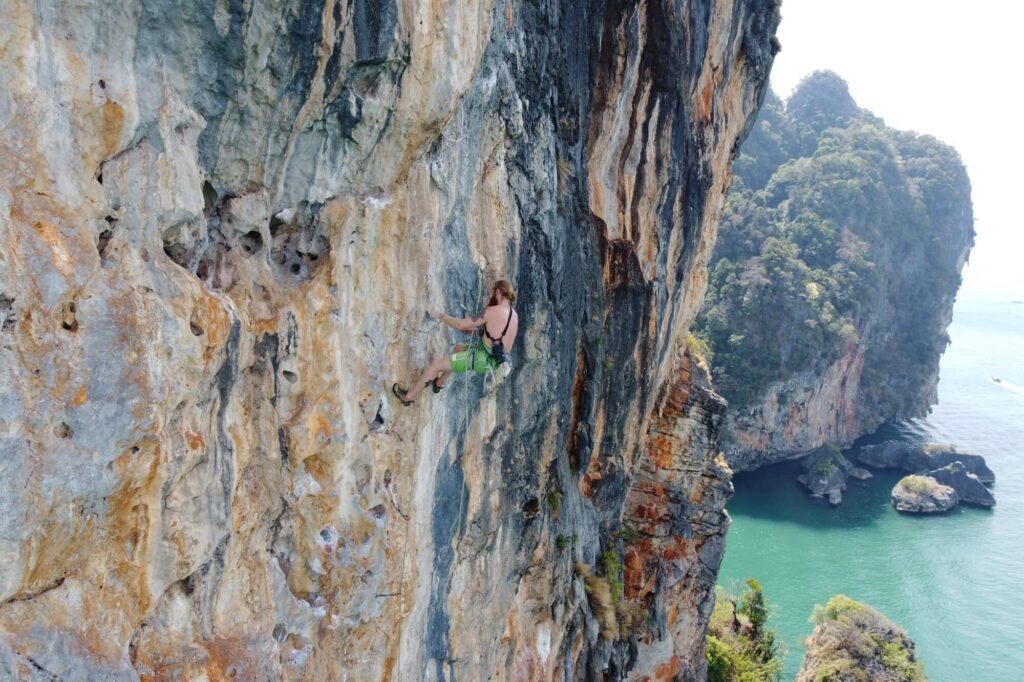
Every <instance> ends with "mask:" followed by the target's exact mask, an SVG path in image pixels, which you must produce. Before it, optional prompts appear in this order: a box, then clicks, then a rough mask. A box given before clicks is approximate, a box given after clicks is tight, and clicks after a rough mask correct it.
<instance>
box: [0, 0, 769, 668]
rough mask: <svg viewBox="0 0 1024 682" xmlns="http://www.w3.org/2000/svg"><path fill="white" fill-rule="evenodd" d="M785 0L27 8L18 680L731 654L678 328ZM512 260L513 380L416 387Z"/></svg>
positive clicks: (0, 188)
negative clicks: (614, 588)
mask: <svg viewBox="0 0 1024 682" xmlns="http://www.w3.org/2000/svg"><path fill="white" fill-rule="evenodd" d="M775 5H776V3H774V2H771V1H770V0H735V1H732V2H730V1H719V0H697V1H695V2H686V3H683V2H672V1H669V0H651V1H648V2H630V1H627V2H595V3H569V2H561V3H557V2H556V3H549V2H542V3H528V2H518V1H512V0H509V1H507V2H506V1H500V0H498V1H493V2H492V1H489V0H484V1H482V2H468V3H460V4H458V5H449V4H445V3H419V4H416V3H412V2H405V1H404V0H395V1H393V2H390V3H389V2H385V3H375V4H369V3H365V2H360V1H358V0H357V1H356V2H352V3H342V2H333V1H327V2H324V3H316V2H302V3H300V2H297V0H280V1H275V2H261V3H252V2H240V1H236V0H229V1H227V2H212V1H210V2H174V1H170V0H152V1H150V0H145V1H141V2H136V3H127V4H125V3H78V4H77V5H75V6H74V7H67V6H65V5H64V4H63V3H56V2H21V1H19V0H13V2H10V3H7V5H6V8H5V21H4V22H3V25H2V26H0V43H2V44H3V45H4V49H3V51H2V52H0V71H2V75H3V78H4V83H5V85H4V88H3V89H2V91H0V120H2V121H3V127H2V132H0V169H2V173H0V244H2V245H3V248H2V250H0V313H2V315H3V318H2V319H3V322H2V331H0V367H2V369H3V376H4V377H5V381H4V382H3V384H2V388H0V486H3V488H2V490H0V550H2V551H0V600H2V602H0V670H3V671H4V673H5V674H10V675H14V676H27V675H37V674H38V675H43V676H45V675H47V674H52V675H57V676H63V677H65V678H69V679H77V678H90V679H110V680H116V679H135V678H137V677H139V676H145V677H150V678H153V677H159V678H171V679H174V678H183V679H196V678H199V677H201V676H204V675H205V676H207V677H209V678H210V679H223V678H228V677H235V678H238V679H249V680H260V679H275V680H276V679H281V678H287V679H299V678H303V679H342V678H343V677H345V676H346V675H347V676H348V677H349V678H350V679H487V678H494V679H505V678H508V679H541V678H558V679H561V678H572V679H581V678H585V677H590V676H593V675H596V674H597V673H598V672H606V673H607V674H608V675H609V677H611V678H615V677H620V676H624V675H626V674H627V671H630V672H629V674H631V675H637V676H640V675H650V676H652V677H653V678H656V679H671V678H672V677H673V676H674V675H678V676H681V677H682V678H683V679H692V678H695V677H699V676H700V674H701V667H702V665H703V663H702V656H701V651H702V644H703V633H704V629H705V627H706V619H707V615H708V613H709V612H710V609H711V600H712V599H713V592H712V586H713V584H714V579H715V573H716V570H717V566H718V562H719V560H720V558H721V552H722V534H723V533H724V530H725V526H726V521H727V517H726V516H725V514H724V513H723V511H722V506H723V504H724V501H725V498H726V497H727V496H728V490H729V486H728V483H727V480H726V474H725V470H724V469H723V468H722V467H720V466H719V465H718V464H716V463H715V462H714V461H713V456H714V453H715V452H716V449H715V440H716V436H717V422H718V420H719V419H720V416H721V401H720V400H718V399H717V398H714V396H713V394H712V393H711V392H710V389H708V388H707V385H706V381H705V380H703V379H694V376H700V374H699V371H698V372H697V374H696V375H695V374H694V373H693V372H691V362H690V360H689V359H688V358H687V357H686V356H685V355H684V352H683V351H682V350H681V349H682V347H683V346H684V344H683V343H682V339H684V338H685V335H686V330H687V328H688V325H689V323H690V321H691V319H692V317H693V315H694V312H695V310H696V308H697V306H698V305H699V304H700V300H701V296H702V294H703V289H704V284H705V265H706V262H707V258H708V254H709V250H710V248H711V245H712V243H713V241H714V237H715V230H716V226H717V220H718V217H719V214H720V211H721V208H722V202H723V197H724V195H725V191H726V189H727V187H728V184H729V181H730V172H729V167H730V162H731V159H732V156H733V153H734V150H735V149H736V148H737V145H738V143H739V141H740V139H741V138H742V137H743V135H744V132H745V129H746V126H747V125H748V120H749V118H750V117H751V115H752V114H753V113H754V112H755V110H756V109H757V107H758V106H759V104H760V102H761V100H762V98H763V96H764V91H765V85H766V81H767V76H768V71H769V68H770V65H771V60H772V56H773V53H772V48H771V42H770V38H771V35H772V33H773V31H774V28H775V26H776V25H777V22H778V12H777V7H776V6H775ZM497 277H504V278H507V279H509V280H511V281H513V282H514V283H515V284H516V286H517V288H518V293H519V300H518V301H517V309H518V311H519V314H520V316H521V319H522V327H521V329H520V336H519V339H520V342H518V343H517V344H516V347H515V348H514V349H513V353H512V361H513V363H514V364H515V367H516V370H515V372H514V373H513V374H512V376H511V378H509V379H507V380H506V381H505V382H504V383H502V384H501V385H500V386H499V387H497V388H496V389H489V390H487V391H484V390H483V387H482V385H481V384H480V383H479V380H467V379H460V380H459V381H458V382H455V383H453V385H452V386H451V387H450V388H448V389H447V390H446V391H445V392H444V393H442V394H441V395H440V396H437V397H435V396H432V395H430V396H424V397H423V398H421V399H420V400H419V401H418V403H417V405H416V406H414V407H413V408H410V409H403V408H401V407H400V406H398V405H397V404H395V403H393V402H391V400H390V399H389V396H388V389H389V387H390V385H391V382H392V381H394V380H396V379H399V380H408V379H410V378H411V375H412V372H413V369H414V368H419V367H422V366H423V364H424V363H425V362H426V361H427V360H428V358H429V356H430V355H431V354H436V353H439V352H443V351H444V350H445V349H446V347H447V345H448V342H449V340H450V339H449V337H448V336H447V335H446V334H445V332H444V331H442V330H440V329H439V328H438V327H436V326H432V325H431V324H429V323H428V322H427V321H426V320H425V318H424V315H423V313H424V310H425V309H426V308H428V307H436V308H444V309H446V310H447V311H448V312H450V313H453V314H468V313H473V312H476V311H478V310H479V308H480V306H481V305H482V303H483V301H484V300H485V298H484V297H485V295H486V293H487V287H488V285H489V282H491V281H492V280H493V279H495V278H497ZM644 497H646V498H650V499H648V500H647V501H646V502H642V501H641V498H644ZM552 500H558V502H557V504H556V503H553V502H552ZM644 510H652V512H651V513H656V514H661V515H663V516H665V517H666V520H665V522H664V523H661V522H658V523H655V521H654V519H652V518H649V516H647V515H646V514H647V513H648V512H647V511H644ZM658 510H661V511H658ZM624 513H625V514H626V516H625V518H624V516H623V515H624ZM634 518H636V519H638V521H637V525H638V526H642V527H640V528H638V529H637V537H634V536H629V535H627V536H623V535H622V534H621V533H620V534H618V535H613V533H615V531H618V530H620V526H622V524H623V523H624V522H625V523H631V521H630V519H634ZM640 521H642V522H643V523H641V522H640ZM559 537H563V538H569V537H574V538H575V540H574V541H573V542H570V543H565V542H563V543H561V544H562V546H563V549H559V543H558V538H559ZM626 537H628V538H632V540H630V541H628V542H627V540H626V539H623V538H626ZM607 551H613V552H616V553H617V554H618V555H620V556H623V557H625V558H626V559H628V562H629V563H628V564H627V568H626V570H625V579H626V581H627V583H628V589H627V590H626V591H625V593H624V595H623V596H622V599H623V600H624V601H628V605H629V608H630V609H633V612H634V613H637V614H641V615H642V617H640V616H639V615H638V617H637V619H636V620H637V622H641V623H649V625H645V626H644V627H643V628H639V629H638V631H637V632H634V633H624V634H623V635H622V636H621V637H620V639H618V640H615V641H605V640H603V639H599V638H598V636H597V628H596V626H595V624H594V616H593V614H592V613H591V611H590V609H589V608H588V605H587V600H586V597H585V596H584V595H581V594H580V592H579V590H574V589H573V588H572V583H573V577H572V564H573V562H574V561H579V562H582V563H585V564H589V565H593V566H597V568H596V572H597V573H598V574H601V572H602V570H603V569H602V568H601V567H600V565H599V561H598V558H597V557H598V555H599V553H601V552H607ZM609 565H610V564H609ZM641 577H642V578H643V580H642V581H641Z"/></svg>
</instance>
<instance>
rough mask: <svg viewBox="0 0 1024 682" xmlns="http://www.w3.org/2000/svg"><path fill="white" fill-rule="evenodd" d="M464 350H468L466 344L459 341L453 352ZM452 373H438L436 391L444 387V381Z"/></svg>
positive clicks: (435, 384)
mask: <svg viewBox="0 0 1024 682" xmlns="http://www.w3.org/2000/svg"><path fill="white" fill-rule="evenodd" d="M464 350H466V344H464V343H457V344H455V346H454V347H453V348H452V353H461V352H462V351H464ZM450 374H451V372H441V373H440V374H438V375H437V378H436V379H434V393H437V392H438V391H440V390H441V389H442V388H444V382H445V380H446V379H447V378H448V376H449V375H450Z"/></svg>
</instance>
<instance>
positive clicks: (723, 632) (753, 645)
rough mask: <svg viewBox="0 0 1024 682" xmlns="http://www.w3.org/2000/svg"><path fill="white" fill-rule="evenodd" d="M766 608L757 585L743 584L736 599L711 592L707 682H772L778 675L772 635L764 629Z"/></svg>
mask: <svg viewBox="0 0 1024 682" xmlns="http://www.w3.org/2000/svg"><path fill="white" fill-rule="evenodd" d="M767 620H768V606H767V604H766V603H765V600H764V595H763V594H762V592H761V585H760V584H758V582H757V581H756V580H754V579H750V580H748V581H747V590H746V591H745V592H744V593H743V595H741V596H740V597H738V598H737V597H736V596H734V595H732V594H729V593H728V592H726V591H725V590H723V589H722V588H721V587H718V588H716V589H715V610H714V613H712V615H711V622H710V623H709V625H708V636H707V648H706V649H705V657H706V658H707V662H708V682H776V680H779V679H780V677H781V675H782V659H781V658H779V657H778V652H777V650H776V645H775V632H774V631H773V630H770V629H768V628H767V627H765V623H766V622H767Z"/></svg>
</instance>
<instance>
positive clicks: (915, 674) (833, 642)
mask: <svg viewBox="0 0 1024 682" xmlns="http://www.w3.org/2000/svg"><path fill="white" fill-rule="evenodd" d="M814 621H815V623H816V624H815V627H814V632H813V633H812V634H811V636H810V637H809V638H808V639H807V653H806V655H805V656H804V663H803V667H801V669H800V673H799V674H798V675H797V678H796V682H823V681H824V680H828V681H829V682H864V681H865V680H871V682H927V677H925V674H924V666H923V665H922V664H921V662H920V661H918V660H917V659H916V657H915V652H914V648H915V647H914V642H913V641H912V640H911V639H910V637H909V636H908V635H907V633H906V632H904V631H903V630H901V629H900V628H899V627H897V626H896V625H895V624H893V623H892V621H890V620H889V619H888V618H886V617H885V616H883V615H882V614H881V613H879V612H878V611H875V610H874V609H873V608H871V607H870V606H867V605H866V604H862V603H860V602H856V601H854V600H852V599H850V598H849V597H844V596H843V595H836V596H835V597H832V599H830V600H829V602H828V604H826V605H825V606H817V607H815V613H814Z"/></svg>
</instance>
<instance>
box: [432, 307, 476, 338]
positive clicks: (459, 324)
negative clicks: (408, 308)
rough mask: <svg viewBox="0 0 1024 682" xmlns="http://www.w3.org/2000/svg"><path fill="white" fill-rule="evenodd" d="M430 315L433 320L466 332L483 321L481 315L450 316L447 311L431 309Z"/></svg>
mask: <svg viewBox="0 0 1024 682" xmlns="http://www.w3.org/2000/svg"><path fill="white" fill-rule="evenodd" d="M430 316H431V317H432V318H434V319H435V320H440V321H441V322H444V323H445V324H446V325H448V326H449V327H451V328H452V329H456V330H458V331H460V332H466V333H467V334H468V333H470V332H471V331H473V330H474V329H476V328H477V327H480V326H481V325H483V323H484V316H483V315H480V316H479V317H452V316H451V315H449V314H447V313H443V312H440V311H438V310H431V311H430Z"/></svg>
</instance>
